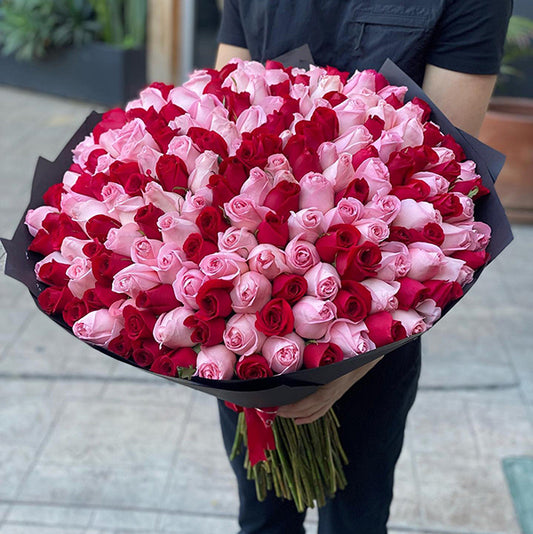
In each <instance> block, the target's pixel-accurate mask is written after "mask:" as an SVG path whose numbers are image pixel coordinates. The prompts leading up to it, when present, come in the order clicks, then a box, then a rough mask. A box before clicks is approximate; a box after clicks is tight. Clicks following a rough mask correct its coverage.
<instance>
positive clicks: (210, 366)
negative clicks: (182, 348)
mask: <svg viewBox="0 0 533 534" xmlns="http://www.w3.org/2000/svg"><path fill="white" fill-rule="evenodd" d="M235 361H236V357H235V354H234V353H233V352H231V351H230V350H228V349H227V348H226V347H224V346H223V345H216V346H214V347H202V350H201V351H200V352H199V353H198V359H197V360H196V373H195V375H196V376H201V377H202V378H209V379H211V380H229V379H230V378H232V377H233V372H234V368H235Z"/></svg>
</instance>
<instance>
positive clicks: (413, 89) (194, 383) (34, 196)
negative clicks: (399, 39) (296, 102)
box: [1, 49, 512, 407]
mask: <svg viewBox="0 0 533 534" xmlns="http://www.w3.org/2000/svg"><path fill="white" fill-rule="evenodd" d="M307 50H308V49H307ZM303 53H305V54H306V57H307V51H306V50H304V52H303ZM296 55H298V54H296ZM290 58H292V63H293V64H297V65H299V64H300V61H296V59H297V58H296V56H295V55H294V54H293V55H292V56H290ZM294 58H296V59H294ZM278 59H281V58H278ZM306 66H307V65H306ZM381 72H382V74H383V75H384V76H385V77H386V78H387V79H388V80H389V82H390V83H391V84H393V85H405V86H407V87H408V93H407V99H412V98H414V97H415V96H418V97H419V98H422V99H423V100H425V101H426V102H428V103H429V104H430V105H431V108H432V110H433V115H432V120H433V121H434V122H436V123H437V124H439V126H440V127H441V129H442V131H443V132H445V133H446V134H450V135H452V136H453V137H454V138H455V140H456V141H457V142H459V144H461V146H462V147H463V149H464V151H465V153H466V155H467V157H468V158H469V159H472V160H473V161H475V162H476V164H477V166H478V173H479V174H480V175H481V177H482V179H483V184H484V185H485V187H487V188H488V189H489V190H490V192H491V194H490V195H488V196H485V197H483V198H482V199H480V200H479V201H478V202H477V203H476V219H477V220H481V221H483V222H485V223H487V224H489V225H490V226H491V228H492V232H493V233H492V239H491V241H490V244H489V246H488V248H487V251H488V252H489V254H490V255H491V260H493V259H494V258H496V256H498V255H499V254H500V253H501V252H502V250H503V249H504V248H505V247H506V246H507V245H508V244H509V243H510V242H511V240H512V233H511V228H510V225H509V222H508V220H507V217H506V215H505V212H504V210H503V207H502V205H501V202H500V200H499V198H498V196H497V194H496V192H495V190H494V181H495V179H496V177H497V175H498V173H499V171H500V169H501V167H502V165H503V159H504V158H503V156H502V155H501V154H499V153H498V152H496V151H494V150H493V149H491V148H489V147H488V146H486V145H484V144H483V143H481V142H480V141H478V140H476V139H474V138H473V137H472V136H469V135H468V134H466V133H465V132H461V131H460V130H458V129H457V128H455V127H454V126H453V125H452V124H451V123H450V121H448V119H446V117H445V116H444V114H443V113H442V112H441V111H440V110H439V109H438V108H437V107H436V106H435V105H434V104H433V103H432V102H431V101H430V99H429V98H428V97H427V96H426V95H425V94H424V93H423V91H422V90H421V88H420V87H418V86H417V85H416V84H415V83H414V82H413V81H412V80H411V79H410V78H409V77H408V76H407V75H406V74H405V73H403V72H402V71H401V70H400V69H399V68H398V67H397V66H396V65H395V64H394V63H392V62H391V61H389V60H388V61H387V62H386V63H385V64H384V66H383V68H382V69H381ZM100 118H101V115H99V114H98V113H96V112H93V113H92V114H91V115H89V116H88V117H87V119H86V120H85V122H84V123H83V124H82V125H81V126H80V128H79V129H78V131H77V132H76V133H75V134H74V135H73V136H72V138H71V140H70V141H69V142H68V143H67V145H66V146H65V147H64V148H63V150H62V151H61V153H60V154H59V156H58V157H57V159H56V160H55V161H54V162H49V161H47V160H45V159H42V158H40V159H39V161H38V162H37V166H36V168H35V173H34V178H33V185H32V192H31V199H30V202H29V204H28V206H27V208H26V210H25V212H24V213H26V211H27V210H28V209H35V208H36V207H38V206H40V205H42V203H43V202H42V196H43V193H44V192H45V191H46V190H47V189H48V188H49V187H50V186H51V185H53V184H55V183H57V182H59V181H61V180H62V177H63V174H64V172H65V171H66V170H67V169H68V167H69V166H70V163H71V151H72V149H73V148H74V147H75V146H76V145H77V144H78V143H79V142H81V141H82V140H83V139H84V137H85V136H86V135H88V134H89V133H90V132H91V131H92V129H93V128H94V126H95V125H96V124H97V123H98V122H99V121H100ZM1 241H2V243H3V245H4V248H5V250H6V252H7V258H6V264H5V273H6V274H7V275H8V276H10V277H12V278H14V279H16V280H19V281H20V282H22V283H23V284H24V285H25V286H26V287H27V288H28V290H29V291H30V293H31V295H32V296H33V298H34V300H35V301H36V298H37V296H38V295H39V293H40V292H41V291H43V289H44V288H45V286H44V285H43V284H40V283H39V282H37V281H36V279H35V274H34V267H35V263H36V262H37V261H39V259H40V257H39V255H38V254H34V253H31V252H28V250H27V249H28V246H29V244H30V243H31V241H32V236H31V235H30V233H29V232H28V230H27V229H26V226H25V224H24V215H23V216H22V218H21V220H20V222H19V224H18V226H17V229H16V231H15V234H14V236H13V238H12V239H11V240H8V239H5V238H1ZM482 270H483V269H480V270H479V271H478V272H477V273H476V275H475V278H474V281H473V282H472V283H470V284H469V285H467V286H465V287H464V291H465V292H467V291H468V290H469V289H470V288H471V287H472V286H473V284H474V283H475V282H476V281H477V279H478V277H479V275H480V274H481V271H482ZM456 302H457V301H456ZM456 302H455V303H456ZM455 303H453V304H452V305H450V306H448V307H447V308H446V309H445V310H443V314H442V315H443V316H444V315H445V314H446V313H448V312H449V310H450V309H451V308H452V307H453V305H454V304H455ZM39 309H40V308H39ZM41 311H42V310H41ZM43 313H44V312H43ZM51 319H52V320H53V321H54V322H56V323H57V324H59V325H60V326H61V327H62V328H64V329H65V330H67V331H68V332H69V333H71V334H72V330H71V328H70V327H69V326H68V325H67V324H66V323H65V322H64V321H63V320H62V318H60V317H51ZM72 335H73V334H72ZM415 337H416V336H412V337H410V338H407V339H403V340H401V341H398V342H396V343H392V344H389V345H386V346H384V347H379V348H377V349H375V350H372V351H370V352H367V353H365V354H362V355H358V356H356V357H354V358H349V359H346V360H344V361H342V362H339V363H336V364H332V365H328V366H325V367H320V368H316V369H303V370H300V371H296V372H294V373H288V374H286V375H277V376H273V377H270V378H261V379H255V380H208V379H204V378H199V377H193V378H192V379H190V380H185V379H181V378H173V377H167V376H164V377H163V378H166V379H167V380H172V381H173V382H177V383H179V384H183V385H185V386H187V387H191V388H193V389H196V390H199V391H203V392H204V393H207V394H209V395H213V396H215V397H217V398H219V399H222V400H226V401H229V402H232V403H235V404H237V405H240V406H245V407H268V406H279V405H283V404H289V403H293V402H297V401H298V400H300V399H302V398H304V397H306V396H307V395H309V394H311V393H313V392H314V391H316V389H317V388H318V387H319V386H320V385H323V384H327V383H329V382H331V381H332V380H335V379H336V378H339V377H340V376H342V375H344V374H346V373H348V372H350V371H352V370H354V369H356V368H358V367H361V366H363V365H365V364H366V363H368V362H370V361H372V360H374V359H376V358H378V357H380V356H381V355H383V354H388V353H389V352H391V351H393V350H395V349H396V348H398V347H400V346H402V345H404V344H406V343H408V342H410V341H412V340H413V339H414V338H415ZM80 342H81V343H82V341H81V340H80ZM92 346H93V347H94V348H95V349H96V350H98V351H100V352H101V353H103V354H105V355H107V356H110V357H112V358H115V359H117V360H120V361H122V362H125V363H127V364H129V365H133V366H134V367H138V366H137V365H136V364H135V362H133V361H132V360H125V359H123V358H121V357H120V356H117V355H116V354H113V353H111V352H109V351H108V350H106V349H104V348H102V347H98V346H95V345H92ZM139 369H142V370H143V371H145V372H148V373H150V374H154V373H151V371H149V370H147V369H144V368H141V367H139ZM158 376H161V375H158Z"/></svg>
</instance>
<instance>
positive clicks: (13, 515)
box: [6, 504, 93, 528]
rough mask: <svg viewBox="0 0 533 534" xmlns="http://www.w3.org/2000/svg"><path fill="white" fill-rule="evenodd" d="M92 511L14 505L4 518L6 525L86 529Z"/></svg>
mask: <svg viewBox="0 0 533 534" xmlns="http://www.w3.org/2000/svg"><path fill="white" fill-rule="evenodd" d="M92 514H93V510H92V509H90V508H79V507H73V506H47V505H39V504H33V505H27V504H15V505H13V506H12V507H11V510H10V511H9V514H8V515H7V517H6V521H7V522H8V523H24V522H26V523H31V524H34V525H41V526H57V527H69V528H70V527H78V528H82V527H87V526H88V525H89V522H90V520H91V515H92Z"/></svg>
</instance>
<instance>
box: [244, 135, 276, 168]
mask: <svg viewBox="0 0 533 534" xmlns="http://www.w3.org/2000/svg"><path fill="white" fill-rule="evenodd" d="M280 152H281V139H280V138H279V136H277V135H270V134H259V135H251V134H250V133H248V132H244V133H243V134H242V141H241V144H240V146H239V148H238V149H237V152H236V154H235V156H236V158H237V159H238V160H239V161H241V162H242V163H243V164H244V165H245V166H246V167H247V168H248V169H251V168H252V167H261V168H263V167H264V166H265V165H266V164H267V160H268V156H271V155H272V154H279V153H280Z"/></svg>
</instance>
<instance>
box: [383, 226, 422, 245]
mask: <svg viewBox="0 0 533 534" xmlns="http://www.w3.org/2000/svg"><path fill="white" fill-rule="evenodd" d="M387 241H399V242H400V243H403V244H404V245H409V244H410V243H414V242H416V241H417V232H416V230H415V229H414V228H405V227H404V226H391V227H390V233H389V237H388V238H387Z"/></svg>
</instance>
